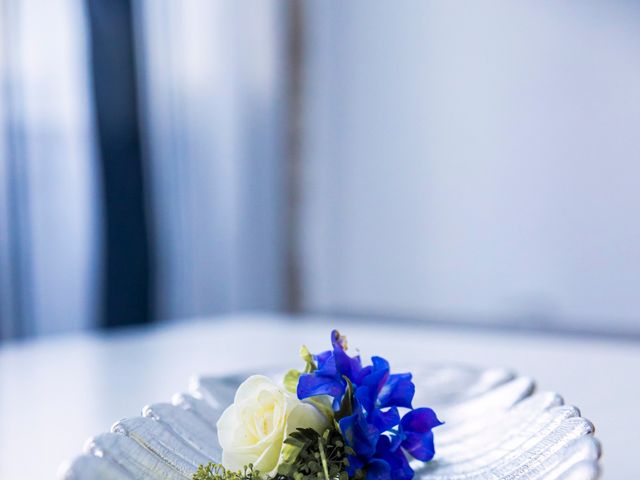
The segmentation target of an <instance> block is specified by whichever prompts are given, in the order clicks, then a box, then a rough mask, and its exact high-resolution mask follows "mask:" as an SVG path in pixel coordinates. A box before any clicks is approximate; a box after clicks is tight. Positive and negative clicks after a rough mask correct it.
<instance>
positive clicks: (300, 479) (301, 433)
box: [192, 428, 362, 480]
mask: <svg viewBox="0 0 640 480" xmlns="http://www.w3.org/2000/svg"><path fill="white" fill-rule="evenodd" d="M284 443H285V444H284V447H283V460H282V463H281V464H280V466H279V467H278V472H277V473H276V475H275V476H267V475H261V474H260V472H259V471H258V470H255V469H254V468H253V465H247V466H246V467H244V468H243V469H242V470H240V471H238V472H232V471H229V470H227V469H226V468H224V467H223V466H222V465H220V464H219V463H213V462H211V463H208V464H207V465H200V466H199V467H198V471H197V472H196V473H194V474H193V477H192V478H193V480H349V476H348V475H347V472H346V470H345V468H346V466H347V464H348V461H347V455H352V454H353V451H352V450H351V449H350V448H349V447H348V446H346V445H345V444H344V440H343V439H342V435H341V434H340V432H339V431H338V430H337V429H335V428H331V429H327V430H325V431H324V433H322V434H319V433H318V432H316V431H315V430H314V429H312V428H299V429H298V430H296V431H295V432H293V433H292V434H291V435H289V436H288V437H287V439H286V440H285V442H284ZM360 476H362V475H360Z"/></svg>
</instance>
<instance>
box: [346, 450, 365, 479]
mask: <svg viewBox="0 0 640 480" xmlns="http://www.w3.org/2000/svg"><path fill="white" fill-rule="evenodd" d="M347 460H348V461H349V463H348V464H347V473H348V474H349V478H352V477H354V476H355V474H356V471H357V470H360V469H361V468H363V467H364V462H362V460H360V459H359V458H358V457H357V456H355V455H348V456H347Z"/></svg>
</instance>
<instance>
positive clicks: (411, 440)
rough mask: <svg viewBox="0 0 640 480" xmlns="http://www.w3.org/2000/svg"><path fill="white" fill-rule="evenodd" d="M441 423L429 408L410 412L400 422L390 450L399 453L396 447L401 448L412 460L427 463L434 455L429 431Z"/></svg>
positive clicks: (431, 436) (431, 435) (431, 433)
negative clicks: (415, 459)
mask: <svg viewBox="0 0 640 480" xmlns="http://www.w3.org/2000/svg"><path fill="white" fill-rule="evenodd" d="M442 423H443V422H441V421H440V420H438V417H437V416H436V413H435V412H434V411H433V410H431V409H430V408H416V409H415V410H411V411H410V412H408V413H407V414H406V415H405V416H404V417H402V420H400V426H399V428H398V430H397V432H396V433H395V435H394V436H393V438H392V443H391V449H392V450H397V451H400V448H398V447H402V448H403V449H404V450H406V451H407V453H409V454H410V455H411V456H412V457H413V458H417V459H418V460H422V461H423V462H428V461H429V460H431V459H432V458H433V456H434V454H435V448H434V445H433V432H432V431H431V430H432V429H433V428H435V427H437V426H438V425H442Z"/></svg>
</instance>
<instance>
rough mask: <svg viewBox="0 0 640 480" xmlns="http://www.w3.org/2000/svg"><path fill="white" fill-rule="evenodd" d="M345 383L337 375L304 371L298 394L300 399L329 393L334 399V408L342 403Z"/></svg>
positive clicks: (299, 382)
mask: <svg viewBox="0 0 640 480" xmlns="http://www.w3.org/2000/svg"><path fill="white" fill-rule="evenodd" d="M344 391H345V384H344V382H343V381H340V380H338V379H336V378H335V377H325V376H322V375H314V374H311V373H303V374H302V375H300V379H299V380H298V389H297V394H298V398H299V399H300V400H303V399H305V398H309V397H314V396H316V395H329V396H331V397H333V399H334V408H336V405H335V404H336V403H337V406H339V405H340V399H341V398H342V396H343V395H344Z"/></svg>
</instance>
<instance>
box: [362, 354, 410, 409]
mask: <svg viewBox="0 0 640 480" xmlns="http://www.w3.org/2000/svg"><path fill="white" fill-rule="evenodd" d="M371 361H372V362H373V365H372V366H370V367H365V368H364V369H362V373H361V378H360V379H359V382H358V384H357V388H356V393H355V396H356V398H357V399H358V400H359V401H360V402H361V403H362V405H363V406H364V408H365V410H366V411H367V412H373V411H375V410H376V409H381V408H386V407H405V408H411V402H412V400H413V395H414V394H415V390H416V388H415V385H414V384H413V382H412V381H411V374H410V373H399V374H393V375H391V374H390V373H389V362H387V361H386V360H385V359H384V358H382V357H371Z"/></svg>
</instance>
